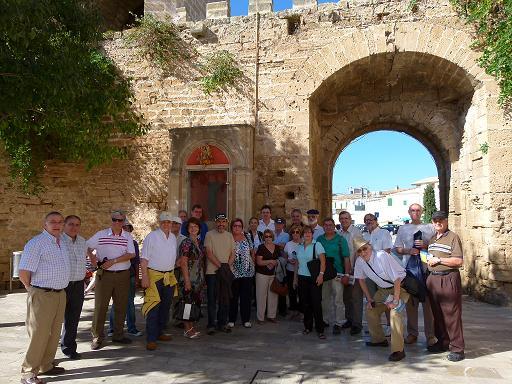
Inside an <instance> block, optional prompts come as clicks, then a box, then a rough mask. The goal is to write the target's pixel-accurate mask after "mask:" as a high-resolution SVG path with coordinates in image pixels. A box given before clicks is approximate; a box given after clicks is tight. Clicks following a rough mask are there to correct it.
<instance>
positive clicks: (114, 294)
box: [91, 269, 130, 341]
mask: <svg viewBox="0 0 512 384" xmlns="http://www.w3.org/2000/svg"><path fill="white" fill-rule="evenodd" d="M129 290H130V270H129V269H127V270H125V271H119V272H107V271H103V273H102V275H101V276H100V277H98V276H96V286H95V288H94V317H93V320H92V329H91V332H92V337H93V338H94V339H97V340H99V341H102V340H103V339H104V338H105V318H106V316H107V310H108V305H109V303H110V299H111V298H112V302H113V303H114V334H113V335H112V339H113V340H119V339H122V338H123V334H124V331H123V328H124V319H125V317H126V307H127V305H128V296H129Z"/></svg>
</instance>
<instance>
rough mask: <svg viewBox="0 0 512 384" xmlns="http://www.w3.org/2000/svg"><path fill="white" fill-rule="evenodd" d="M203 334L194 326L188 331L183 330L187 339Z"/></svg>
mask: <svg viewBox="0 0 512 384" xmlns="http://www.w3.org/2000/svg"><path fill="white" fill-rule="evenodd" d="M199 335H201V332H197V331H196V330H195V329H194V327H192V328H190V329H189V330H188V331H185V332H183V336H185V337H186V338H187V339H195V338H197V337H199Z"/></svg>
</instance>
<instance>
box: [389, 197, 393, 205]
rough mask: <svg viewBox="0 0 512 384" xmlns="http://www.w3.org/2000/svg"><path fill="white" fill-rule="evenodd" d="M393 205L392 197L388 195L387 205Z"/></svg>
mask: <svg viewBox="0 0 512 384" xmlns="http://www.w3.org/2000/svg"><path fill="white" fill-rule="evenodd" d="M391 206H393V199H392V198H391V197H390V198H388V207H391Z"/></svg>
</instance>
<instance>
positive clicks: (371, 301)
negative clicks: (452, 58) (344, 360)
mask: <svg viewBox="0 0 512 384" xmlns="http://www.w3.org/2000/svg"><path fill="white" fill-rule="evenodd" d="M354 249H355V250H356V253H357V255H358V256H359V257H358V258H357V259H356V266H355V270H354V277H355V278H356V279H358V281H359V284H361V289H362V291H363V293H364V295H365V297H366V300H367V301H368V304H367V307H366V309H367V311H366V319H367V321H368V329H369V331H370V337H371V341H369V342H367V343H366V345H367V346H369V347H387V346H388V345H389V344H388V341H387V340H386V337H385V336H384V330H383V329H382V326H381V324H380V315H381V314H382V313H383V312H385V311H387V310H389V311H390V313H391V355H389V360H390V361H400V360H402V359H403V358H404V357H405V352H404V337H403V312H404V311H403V309H402V308H401V306H403V302H407V300H408V299H409V294H408V293H407V292H406V291H405V290H404V289H403V288H402V287H401V283H402V280H403V279H404V278H405V269H404V267H403V266H402V265H401V264H400V263H399V262H398V261H397V260H396V259H395V258H394V257H393V256H391V255H390V254H389V253H387V252H384V251H374V250H373V249H372V246H371V245H370V243H369V242H368V241H366V240H364V239H361V238H358V239H356V240H355V241H354ZM366 279H370V280H372V281H373V282H374V283H375V284H376V285H377V292H376V293H375V294H374V295H372V294H371V293H370V290H369V289H368V287H367V286H366ZM395 308H396V309H395Z"/></svg>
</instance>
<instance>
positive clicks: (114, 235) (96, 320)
mask: <svg viewBox="0 0 512 384" xmlns="http://www.w3.org/2000/svg"><path fill="white" fill-rule="evenodd" d="M111 219H112V224H111V227H110V228H107V229H104V230H101V231H99V232H97V233H96V234H95V235H94V236H93V237H91V238H90V239H89V240H87V247H88V253H89V257H90V258H91V262H92V264H93V265H97V266H98V272H97V274H96V287H95V290H94V291H95V295H94V317H93V321H92V329H91V332H92V337H93V340H92V343H91V349H92V350H96V349H100V348H101V347H102V345H103V340H104V338H105V330H104V324H105V317H106V314H107V310H108V305H109V302H110V299H111V298H112V301H113V303H114V307H115V313H114V333H113V335H112V342H114V343H120V344H130V343H131V342H132V341H131V339H129V338H127V337H125V336H124V330H123V327H124V319H125V317H126V308H127V304H128V294H129V290H130V266H131V263H130V260H131V259H132V258H133V257H135V248H134V245H133V237H132V235H131V234H130V233H129V232H126V231H124V230H123V224H124V221H125V219H126V215H125V213H124V212H122V211H119V210H117V211H114V212H112V215H111ZM94 250H96V255H94V253H93V251H94Z"/></svg>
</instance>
